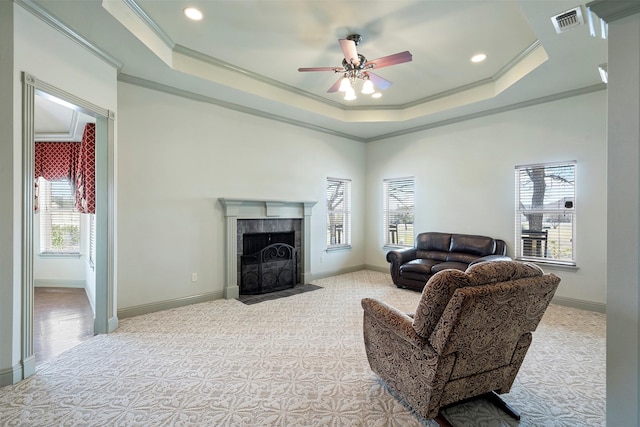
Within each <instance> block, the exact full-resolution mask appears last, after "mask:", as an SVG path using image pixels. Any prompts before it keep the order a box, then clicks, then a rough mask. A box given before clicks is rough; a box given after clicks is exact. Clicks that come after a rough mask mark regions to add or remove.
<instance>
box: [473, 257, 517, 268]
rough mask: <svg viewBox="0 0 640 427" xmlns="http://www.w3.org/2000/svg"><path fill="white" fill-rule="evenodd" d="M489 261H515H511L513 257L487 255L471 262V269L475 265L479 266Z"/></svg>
mask: <svg viewBox="0 0 640 427" xmlns="http://www.w3.org/2000/svg"><path fill="white" fill-rule="evenodd" d="M487 261H513V260H512V259H511V257H508V256H506V255H486V256H483V257H480V258H478V259H476V260H474V261H472V262H470V263H469V267H471V266H472V265H474V264H479V263H481V262H487Z"/></svg>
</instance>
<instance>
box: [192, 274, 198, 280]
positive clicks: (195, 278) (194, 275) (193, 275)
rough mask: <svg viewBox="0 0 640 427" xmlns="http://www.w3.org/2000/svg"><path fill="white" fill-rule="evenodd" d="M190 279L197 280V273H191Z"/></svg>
mask: <svg viewBox="0 0 640 427" xmlns="http://www.w3.org/2000/svg"><path fill="white" fill-rule="evenodd" d="M191 281H192V282H197V281H198V273H191Z"/></svg>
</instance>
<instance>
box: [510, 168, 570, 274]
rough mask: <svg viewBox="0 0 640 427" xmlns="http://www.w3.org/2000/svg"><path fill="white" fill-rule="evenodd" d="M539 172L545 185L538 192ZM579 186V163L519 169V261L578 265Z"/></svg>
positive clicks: (516, 247)
mask: <svg viewBox="0 0 640 427" xmlns="http://www.w3.org/2000/svg"><path fill="white" fill-rule="evenodd" d="M536 172H537V176H538V179H540V178H542V179H544V183H545V185H544V186H543V187H540V186H539V187H538V188H537V189H536V186H535V184H534V181H535V178H534V177H535V176H536ZM576 184H577V164H576V162H575V161H566V162H554V163H540V164H531V165H520V166H516V167H515V258H516V259H518V260H522V261H533V262H538V263H544V264H555V265H566V266H576V194H577V192H576ZM536 198H537V199H538V202H537V203H536V202H535V201H534V199H536ZM534 204H537V206H534ZM533 216H538V218H534V217H533ZM532 221H535V222H536V224H535V225H531V224H530V223H531V222H532ZM538 222H539V223H538ZM531 227H533V228H531Z"/></svg>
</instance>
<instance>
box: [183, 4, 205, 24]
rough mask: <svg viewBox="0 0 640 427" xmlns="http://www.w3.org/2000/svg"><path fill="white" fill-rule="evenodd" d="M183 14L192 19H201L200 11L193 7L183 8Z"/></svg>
mask: <svg viewBox="0 0 640 427" xmlns="http://www.w3.org/2000/svg"><path fill="white" fill-rule="evenodd" d="M184 15H185V16H186V17H187V18H189V19H193V20H194V21H199V20H201V19H202V12H200V11H199V10H198V9H196V8H195V7H187V8H186V9H185V10H184Z"/></svg>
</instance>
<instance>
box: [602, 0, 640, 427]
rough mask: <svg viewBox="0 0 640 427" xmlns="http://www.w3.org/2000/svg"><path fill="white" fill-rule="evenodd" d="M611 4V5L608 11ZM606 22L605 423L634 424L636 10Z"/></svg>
mask: <svg viewBox="0 0 640 427" xmlns="http://www.w3.org/2000/svg"><path fill="white" fill-rule="evenodd" d="M611 3H613V2H611ZM627 6H628V9H629V10H631V9H632V8H631V6H630V5H627ZM615 10H616V8H615V7H613V6H611V9H610V11H612V12H613V11H615ZM608 22H609V99H608V106H609V110H608V117H609V123H608V125H609V129H608V136H609V147H608V162H609V167H608V185H609V192H608V198H609V200H608V202H607V205H608V212H609V218H608V221H609V224H608V239H609V251H608V257H609V261H608V266H609V270H608V276H607V280H608V283H609V289H608V292H607V425H610V426H637V425H640V342H639V339H640V316H639V312H640V265H639V264H640V262H639V258H640V244H639V243H640V242H639V237H640V203H639V201H638V196H639V195H640V119H639V118H640V79H639V78H638V76H639V75H640V13H639V11H638V8H637V7H636V8H635V14H633V15H631V16H625V17H623V18H620V19H617V18H614V19H613V20H610V21H608Z"/></svg>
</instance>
